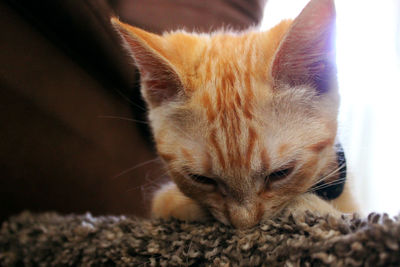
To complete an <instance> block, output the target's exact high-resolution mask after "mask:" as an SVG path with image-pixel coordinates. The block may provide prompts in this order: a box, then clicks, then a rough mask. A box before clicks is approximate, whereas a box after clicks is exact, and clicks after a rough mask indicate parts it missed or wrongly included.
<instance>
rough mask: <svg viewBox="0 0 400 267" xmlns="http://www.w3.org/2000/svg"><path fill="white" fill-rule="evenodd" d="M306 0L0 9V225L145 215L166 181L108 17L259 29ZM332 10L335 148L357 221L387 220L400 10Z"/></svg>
mask: <svg viewBox="0 0 400 267" xmlns="http://www.w3.org/2000/svg"><path fill="white" fill-rule="evenodd" d="M307 2H308V0H267V1H265V0H192V1H189V0H146V1H141V0H84V1H82V0H75V1H72V0H69V1H53V0H42V1H40V5H37V4H36V2H35V1H29V0H6V1H0V13H1V14H2V16H0V31H1V32H2V33H3V34H1V37H0V39H1V40H0V44H1V49H0V62H2V63H3V64H1V66H0V110H1V111H2V112H0V129H1V130H0V174H1V175H0V203H6V204H4V205H0V222H1V221H2V220H3V219H5V218H7V216H9V215H10V214H15V213H18V212H20V211H22V210H26V209H27V210H31V211H48V210H55V211H58V212H64V213H71V212H75V213H83V212H86V211H91V212H92V213H93V214H110V213H112V214H135V215H138V216H148V215H149V205H148V204H149V200H150V199H151V194H152V192H153V191H154V190H155V189H156V188H157V187H158V186H159V185H160V184H161V182H160V180H162V179H164V178H165V171H164V169H163V166H162V164H161V163H160V161H159V160H157V156H156V153H155V151H154V149H153V146H152V144H151V137H150V133H149V131H148V128H147V126H146V123H145V122H144V121H145V120H146V110H145V108H144V103H143V101H142V98H141V96H140V90H139V74H138V72H137V70H136V68H135V67H134V64H132V59H131V58H130V57H128V56H127V54H126V51H125V50H124V49H123V48H122V47H121V45H120V37H119V36H118V34H117V33H116V31H115V30H114V29H113V28H112V27H111V25H110V23H109V19H110V16H115V15H117V16H118V17H119V18H120V19H121V20H122V21H125V22H127V23H129V24H132V25H135V26H138V27H140V28H143V29H145V30H148V31H151V32H155V33H161V32H163V31H165V30H167V31H168V30H173V29H177V28H185V29H187V30H189V31H192V30H195V31H206V32H207V31H210V30H215V29H218V28H220V27H223V26H227V25H229V27H231V28H232V29H235V30H243V29H247V28H248V27H250V26H252V25H260V24H261V28H262V29H264V30H265V29H268V28H270V27H272V26H274V25H275V24H277V23H278V22H279V21H280V20H282V19H283V18H294V17H295V16H297V15H298V13H299V12H300V11H301V9H302V8H303V7H304V6H305V5H306V4H307ZM265 3H266V5H265V9H264V16H263V7H264V4H265ZM336 6H337V63H338V70H339V73H338V77H339V85H340V93H341V96H342V102H341V109H340V140H341V142H342V144H343V145H344V148H345V151H346V155H347V158H348V167H349V169H350V170H351V171H352V173H353V174H354V177H355V179H354V181H353V188H354V191H355V193H356V195H357V198H358V199H359V202H360V205H361V207H362V208H363V211H364V212H365V213H367V212H370V211H380V212H388V213H390V214H391V215H395V214H397V213H398V212H399V208H400V205H399V203H400V193H399V192H398V188H400V174H399V171H398V170H397V166H398V165H400V164H399V163H398V162H397V161H398V156H397V155H398V153H399V152H398V151H400V140H399V138H398V137H400V129H399V126H398V120H399V119H398V116H400V103H398V99H399V89H400V67H399V66H400V63H399V62H400V56H399V54H400V49H399V42H400V41H399V35H400V32H399V17H400V14H399V12H400V0H385V1H376V0H352V1H346V0H336ZM263 17H264V19H262V18H263ZM154 18H157V19H154ZM132 120H133V121H135V122H132ZM136 122H139V123H136Z"/></svg>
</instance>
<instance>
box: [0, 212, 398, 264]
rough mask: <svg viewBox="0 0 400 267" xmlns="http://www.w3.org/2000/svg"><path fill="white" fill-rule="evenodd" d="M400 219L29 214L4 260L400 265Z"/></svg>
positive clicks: (0, 235) (6, 241) (11, 233)
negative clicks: (244, 225) (255, 221)
mask: <svg viewBox="0 0 400 267" xmlns="http://www.w3.org/2000/svg"><path fill="white" fill-rule="evenodd" d="M399 245H400V219H399V217H396V218H394V219H391V218H389V217H388V216H387V215H379V214H370V215H369V216H368V217H367V218H360V217H358V216H356V215H352V216H348V217H343V218H340V219H335V218H332V217H321V216H318V215H315V214H312V213H308V214H306V216H304V214H303V215H297V216H293V215H289V216H284V217H282V218H279V219H275V220H271V221H268V222H265V223H263V224H262V225H259V226H257V227H255V228H253V229H249V230H242V231H240V230H236V229H232V228H229V227H226V226H224V225H221V224H220V223H217V222H210V223H207V224H199V223H184V222H179V221H177V220H171V221H160V220H153V221H148V220H139V219H135V218H129V217H123V216H122V217H121V216H120V217H113V216H104V217H92V216H91V215H90V214H86V215H79V216H78V215H70V216H61V215H58V214H55V213H45V214H38V215H35V214H31V213H28V212H25V213H22V214H20V215H19V216H16V217H12V218H10V219H9V220H8V221H6V222H4V223H3V225H2V228H1V232H0V266H15V265H17V266H21V265H24V266H38V265H41V266H42V265H43V266H49V265H50V266H54V265H84V266H87V265H92V266H98V265H100V266H102V265H106V266H125V265H127V266H159V265H161V266H177V265H178V266H201V265H206V266H210V265H211V266H238V265H239V266H255V265H265V266H324V265H328V266H400V251H399Z"/></svg>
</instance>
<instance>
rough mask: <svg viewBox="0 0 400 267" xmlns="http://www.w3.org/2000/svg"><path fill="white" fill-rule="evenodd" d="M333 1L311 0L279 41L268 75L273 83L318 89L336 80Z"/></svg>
mask: <svg viewBox="0 0 400 267" xmlns="http://www.w3.org/2000/svg"><path fill="white" fill-rule="evenodd" d="M335 17H336V13H335V5H334V1H333V0H311V1H310V2H309V3H308V5H307V6H306V7H305V8H304V9H303V11H302V12H301V13H300V15H299V16H298V17H297V18H296V19H295V20H294V21H293V23H292V25H291V27H290V28H289V30H288V32H287V33H286V35H285V37H284V38H283V40H282V41H281V43H280V45H279V47H278V49H277V52H276V53H275V55H274V58H273V61H272V66H271V76H272V79H273V81H274V83H275V84H277V85H279V84H288V85H290V86H296V85H305V84H306V85H311V86H313V87H315V88H316V89H317V91H318V92H319V93H324V92H327V91H329V90H330V89H331V87H333V86H334V85H335V84H336V62H335Z"/></svg>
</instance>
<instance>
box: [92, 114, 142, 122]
mask: <svg viewBox="0 0 400 267" xmlns="http://www.w3.org/2000/svg"><path fill="white" fill-rule="evenodd" d="M97 118H99V119H116V120H123V121H132V122H137V123H143V124H149V123H148V122H147V121H140V120H135V119H132V118H128V117H120V116H110V115H99V116H97Z"/></svg>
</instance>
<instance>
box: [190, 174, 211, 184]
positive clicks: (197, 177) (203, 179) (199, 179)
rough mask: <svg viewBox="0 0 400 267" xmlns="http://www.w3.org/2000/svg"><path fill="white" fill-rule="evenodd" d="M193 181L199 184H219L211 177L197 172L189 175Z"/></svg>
mask: <svg viewBox="0 0 400 267" xmlns="http://www.w3.org/2000/svg"><path fill="white" fill-rule="evenodd" d="M188 176H189V177H190V178H191V179H192V180H193V181H195V182H196V183H199V184H204V185H217V182H216V181H215V180H214V179H212V178H209V177H206V176H202V175H196V174H189V175H188Z"/></svg>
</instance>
